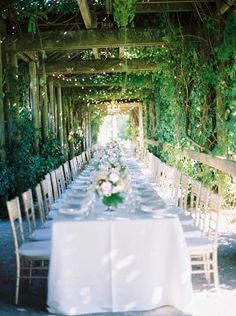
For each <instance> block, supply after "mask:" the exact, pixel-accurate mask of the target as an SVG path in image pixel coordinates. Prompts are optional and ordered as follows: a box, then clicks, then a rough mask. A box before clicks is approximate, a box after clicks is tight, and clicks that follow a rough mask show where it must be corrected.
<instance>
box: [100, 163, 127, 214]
mask: <svg viewBox="0 0 236 316" xmlns="http://www.w3.org/2000/svg"><path fill="white" fill-rule="evenodd" d="M94 178H95V184H94V189H95V192H97V194H98V195H99V196H100V197H101V199H102V202H103V204H105V205H106V206H108V209H107V210H109V211H111V210H113V209H112V207H117V205H118V204H119V203H122V202H123V199H124V198H123V196H122V193H123V192H126V191H127V190H128V182H127V180H126V179H125V178H124V177H123V173H121V174H120V173H119V169H114V168H111V169H107V170H101V171H100V172H98V173H97V174H96V175H95V176H94Z"/></svg>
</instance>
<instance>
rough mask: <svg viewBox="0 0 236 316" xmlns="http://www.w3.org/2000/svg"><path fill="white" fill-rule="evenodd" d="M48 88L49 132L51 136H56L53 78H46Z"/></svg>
mask: <svg viewBox="0 0 236 316" xmlns="http://www.w3.org/2000/svg"><path fill="white" fill-rule="evenodd" d="M48 88H49V130H50V132H51V133H52V134H54V135H55V134H56V122H55V97H54V82H53V78H52V77H49V78H48Z"/></svg>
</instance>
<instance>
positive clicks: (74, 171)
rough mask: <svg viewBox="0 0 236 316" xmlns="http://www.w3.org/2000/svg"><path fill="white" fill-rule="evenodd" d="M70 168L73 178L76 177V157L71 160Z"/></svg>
mask: <svg viewBox="0 0 236 316" xmlns="http://www.w3.org/2000/svg"><path fill="white" fill-rule="evenodd" d="M69 163H70V170H71V176H72V180H75V179H76V175H77V174H76V167H75V160H74V158H73V159H71V160H70V162H69Z"/></svg>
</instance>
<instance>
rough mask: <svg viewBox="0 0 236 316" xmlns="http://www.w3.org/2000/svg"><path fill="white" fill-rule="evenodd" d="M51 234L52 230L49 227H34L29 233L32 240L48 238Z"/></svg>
mask: <svg viewBox="0 0 236 316" xmlns="http://www.w3.org/2000/svg"><path fill="white" fill-rule="evenodd" d="M51 235H52V230H51V229H50V228H45V229H36V230H35V231H34V232H33V234H32V235H31V239H32V240H34V241H40V240H50V239H51Z"/></svg>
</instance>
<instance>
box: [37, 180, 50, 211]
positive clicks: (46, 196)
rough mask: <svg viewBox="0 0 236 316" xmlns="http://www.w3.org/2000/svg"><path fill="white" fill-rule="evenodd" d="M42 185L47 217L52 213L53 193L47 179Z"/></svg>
mask: <svg viewBox="0 0 236 316" xmlns="http://www.w3.org/2000/svg"><path fill="white" fill-rule="evenodd" d="M40 184H41V188H42V193H43V201H44V208H45V215H46V216H47V214H48V213H49V211H50V206H51V204H52V197H51V192H50V189H49V185H48V181H47V180H46V179H44V180H42V181H41V182H40Z"/></svg>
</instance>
